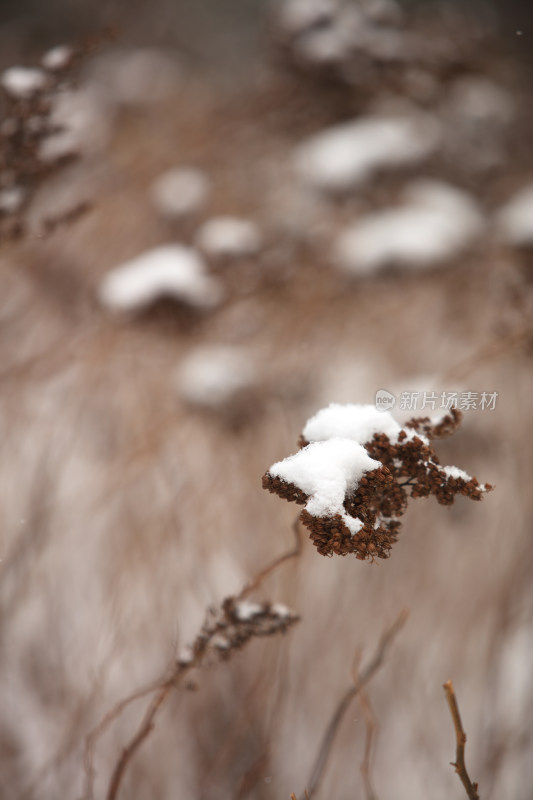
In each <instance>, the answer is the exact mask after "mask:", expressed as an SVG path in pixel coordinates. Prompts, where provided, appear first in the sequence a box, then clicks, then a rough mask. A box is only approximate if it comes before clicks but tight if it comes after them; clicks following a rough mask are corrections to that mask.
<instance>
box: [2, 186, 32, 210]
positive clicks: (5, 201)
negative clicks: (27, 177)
mask: <svg viewBox="0 0 533 800" xmlns="http://www.w3.org/2000/svg"><path fill="white" fill-rule="evenodd" d="M25 196H26V192H25V191H24V189H23V188H22V186H10V187H9V188H6V189H0V214H15V213H16V212H17V211H18V210H19V208H20V207H21V206H22V203H23V202H24V198H25Z"/></svg>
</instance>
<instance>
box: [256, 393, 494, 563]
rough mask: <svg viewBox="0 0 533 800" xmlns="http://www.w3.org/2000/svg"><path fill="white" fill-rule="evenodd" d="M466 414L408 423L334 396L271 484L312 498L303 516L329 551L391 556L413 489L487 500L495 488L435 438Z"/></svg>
mask: <svg viewBox="0 0 533 800" xmlns="http://www.w3.org/2000/svg"><path fill="white" fill-rule="evenodd" d="M460 422H461V412H460V411H458V410H457V409H455V408H452V409H451V410H450V412H449V413H448V414H446V415H445V416H442V415H441V416H440V417H439V418H438V419H436V420H431V419H430V418H429V417H418V418H415V419H411V420H409V422H406V423H405V425H404V427H403V428H402V426H401V425H400V424H399V423H398V422H397V421H396V420H395V419H394V418H393V417H392V415H391V414H390V413H389V412H387V411H378V410H377V408H376V407H375V406H373V405H337V404H332V405H330V406H328V407H327V408H323V409H322V410H321V411H319V412H318V413H317V414H316V415H315V416H314V417H312V418H311V419H310V420H308V421H307V423H306V425H305V427H304V429H303V432H302V436H301V437H300V442H299V444H300V446H301V448H302V449H301V450H300V451H299V452H298V453H296V454H295V455H292V456H289V457H288V458H285V459H284V460H283V461H278V462H277V463H276V464H273V465H272V466H271V467H270V469H269V470H268V472H267V473H266V474H265V475H264V476H263V488H265V489H268V490H269V491H270V492H273V493H274V494H278V495H279V496H280V497H283V498H285V499H286V500H294V501H295V502H296V503H298V504H300V505H303V506H305V508H304V510H303V511H302V513H301V515H300V519H301V521H302V523H303V524H304V525H305V526H306V527H307V528H308V529H309V530H310V531H311V539H312V541H313V544H314V545H315V547H316V548H317V550H318V552H319V553H321V554H322V555H327V556H329V555H333V553H336V554H337V555H346V554H347V553H354V554H355V556H356V557H357V558H359V559H369V560H371V561H374V559H375V558H388V557H389V555H390V550H391V547H392V545H393V544H394V542H396V541H397V539H398V533H399V530H400V525H401V523H400V519H399V518H400V517H401V516H402V514H403V513H404V512H405V509H406V507H407V502H408V500H409V498H410V497H428V496H429V495H430V494H433V495H435V497H436V499H437V502H439V503H441V504H442V505H451V504H452V503H453V502H454V500H455V496H456V495H457V494H462V495H465V496H466V497H470V498H471V499H472V500H481V498H482V497H483V495H484V494H485V493H486V492H488V491H490V490H491V489H492V486H490V484H480V483H479V482H478V480H477V479H476V478H472V477H471V476H470V475H467V473H466V472H463V470H461V469H458V468H457V467H444V466H441V464H440V463H439V459H438V457H437V454H436V453H435V450H434V448H433V445H432V440H433V439H438V438H442V437H444V436H449V435H450V434H452V433H454V431H455V430H456V429H457V428H458V427H459V424H460Z"/></svg>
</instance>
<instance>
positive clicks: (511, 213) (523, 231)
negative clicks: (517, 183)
mask: <svg viewBox="0 0 533 800" xmlns="http://www.w3.org/2000/svg"><path fill="white" fill-rule="evenodd" d="M496 221H497V225H498V228H499V231H500V233H501V235H502V237H503V238H504V239H505V241H507V242H509V244H513V245H516V246H518V247H521V246H522V247H524V246H525V247H531V246H532V245H533V185H531V184H530V185H529V186H525V187H524V188H523V189H521V190H520V191H519V192H518V193H517V194H515V195H514V197H512V198H511V199H510V200H509V201H508V202H507V204H506V205H505V206H504V207H503V208H502V209H501V210H500V212H499V214H498V215H497V219H496Z"/></svg>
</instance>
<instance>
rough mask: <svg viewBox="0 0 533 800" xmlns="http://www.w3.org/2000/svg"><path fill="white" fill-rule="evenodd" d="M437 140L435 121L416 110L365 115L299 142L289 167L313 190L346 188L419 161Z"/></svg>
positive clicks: (342, 189) (435, 145) (429, 153)
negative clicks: (313, 188) (292, 164)
mask: <svg viewBox="0 0 533 800" xmlns="http://www.w3.org/2000/svg"><path fill="white" fill-rule="evenodd" d="M439 138H440V133H439V127H438V125H437V123H436V122H435V120H433V119H431V118H430V117H429V116H428V115H426V114H424V113H422V112H419V111H411V112H409V113H407V112H405V113H402V114H397V115H390V116H370V117H364V118H362V119H357V120H355V121H351V122H346V123H343V124H341V125H337V126H335V127H332V128H328V129H326V130H324V131H321V132H320V133H317V134H315V135H314V136H311V137H310V138H309V139H307V140H306V141H304V142H303V143H302V144H300V145H299V146H298V147H297V148H296V151H295V152H294V156H293V160H294V168H295V170H296V173H297V175H298V176H299V177H300V179H301V180H303V181H304V182H305V183H307V184H311V185H312V186H315V187H316V188H318V189H322V190H324V191H331V192H336V191H337V192H338V191H346V190H349V189H352V188H354V187H357V186H358V185H360V184H362V183H364V182H365V181H366V180H368V179H369V178H370V177H372V176H373V175H374V174H375V173H376V172H377V171H379V170H382V169H393V168H396V167H401V166H405V165H410V164H415V163H419V162H420V161H422V160H423V159H425V158H427V157H428V156H429V155H431V153H432V152H433V151H434V150H435V149H436V147H437V145H438V143H439Z"/></svg>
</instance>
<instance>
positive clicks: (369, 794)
mask: <svg viewBox="0 0 533 800" xmlns="http://www.w3.org/2000/svg"><path fill="white" fill-rule="evenodd" d="M359 705H360V706H361V709H362V711H363V714H364V715H365V722H366V740H365V753H364V756H363V761H362V763H361V775H362V778H363V783H364V785H365V794H366V800H378V796H377V794H376V791H375V789H374V784H373V782H372V761H373V756H374V742H375V739H376V732H377V728H378V724H377V721H376V717H375V715H374V710H373V708H372V704H371V702H370V698H369V697H368V694H367V692H366V691H365V690H364V689H362V690H361V691H360V692H359Z"/></svg>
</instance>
